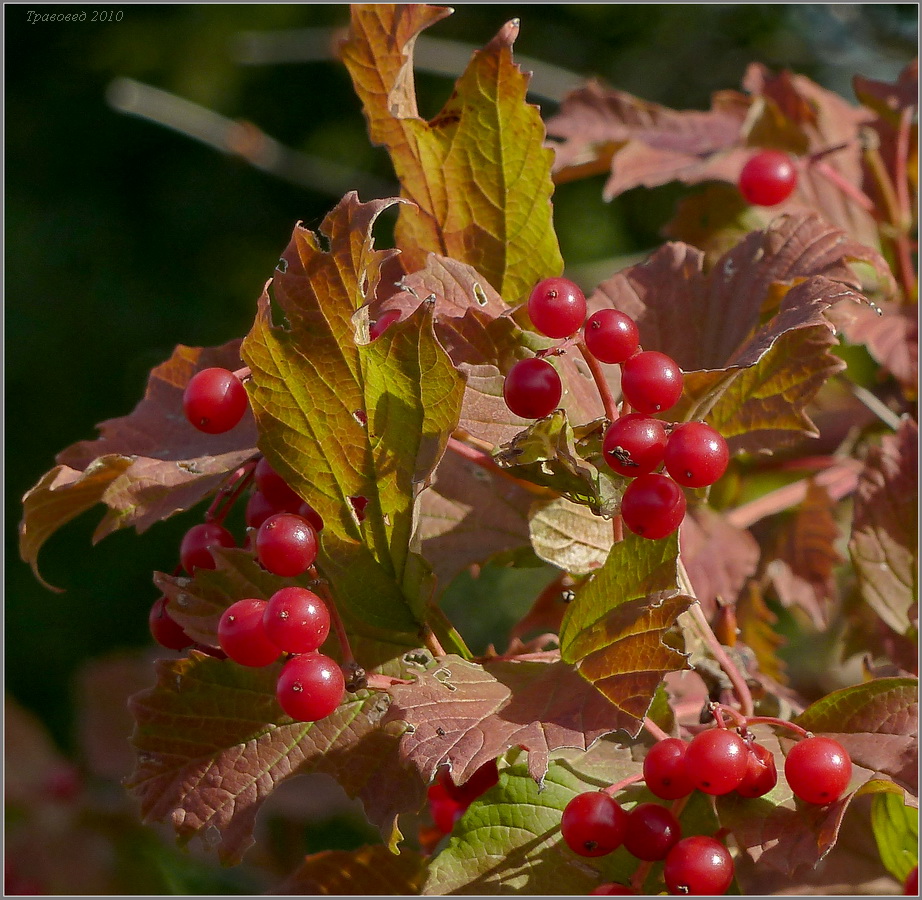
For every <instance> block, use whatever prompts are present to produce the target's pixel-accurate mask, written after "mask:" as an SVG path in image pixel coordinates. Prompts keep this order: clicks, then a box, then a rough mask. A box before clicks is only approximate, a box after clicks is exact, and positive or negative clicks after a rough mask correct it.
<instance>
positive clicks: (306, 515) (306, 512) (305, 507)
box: [295, 500, 323, 534]
mask: <svg viewBox="0 0 922 900" xmlns="http://www.w3.org/2000/svg"><path fill="white" fill-rule="evenodd" d="M295 512H296V513H297V514H298V515H299V516H300V517H301V518H302V519H307V521H308V522H309V523H310V525H311V527H312V528H313V529H314V531H316V532H317V534H320V532H321V531H323V517H322V516H321V515H320V513H319V512H317V510H316V509H314V507H313V506H311V505H310V503H308V502H307V501H306V500H305V501H304V502H303V503H302V504H301V505H300V506H299V507H298V508H297V509H296V510H295Z"/></svg>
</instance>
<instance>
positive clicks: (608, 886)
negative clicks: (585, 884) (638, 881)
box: [589, 881, 637, 897]
mask: <svg viewBox="0 0 922 900" xmlns="http://www.w3.org/2000/svg"><path fill="white" fill-rule="evenodd" d="M636 893H637V891H635V890H633V889H632V888H629V887H627V886H626V885H623V884H618V883H617V882H614V881H607V882H606V883H605V884H600V885H599V886H598V887H595V888H593V889H592V890H591V891H590V892H589V896H590V897H593V896H605V895H609V894H620V895H622V896H623V895H626V894H636Z"/></svg>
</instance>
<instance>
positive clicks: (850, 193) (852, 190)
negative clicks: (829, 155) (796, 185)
mask: <svg viewBox="0 0 922 900" xmlns="http://www.w3.org/2000/svg"><path fill="white" fill-rule="evenodd" d="M812 165H813V168H814V169H816V171H817V172H819V173H820V174H821V175H823V176H824V177H825V178H827V179H828V180H829V181H831V182H832V183H833V184H834V185H835V186H836V187H837V188H838V189H839V190H840V191H842V193H843V194H845V195H846V196H847V197H850V198H851V199H852V200H854V201H855V202H856V203H857V204H858V205H859V206H860V207H862V209H866V210H867V211H868V212H869V213H871V214H872V215H874V214H875V210H876V207H875V206H874V201H873V200H872V199H871V198H870V197H869V196H868V195H867V194H866V193H865V192H864V191H863V190H861V188H858V187H855V185H853V184H852V183H851V182H850V181H848V180H847V179H845V178H843V177H842V176H841V175H840V174H839V173H838V172H837V171H836V170H835V169H834V168H833V167H832V166H830V165H829V163H827V162H825V161H824V160H819V161H817V162H814V163H812Z"/></svg>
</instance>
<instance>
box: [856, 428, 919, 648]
mask: <svg viewBox="0 0 922 900" xmlns="http://www.w3.org/2000/svg"><path fill="white" fill-rule="evenodd" d="M918 465H919V437H918V425H917V424H916V422H915V421H914V420H913V419H911V418H909V417H908V416H906V417H904V418H903V420H902V422H901V423H900V428H899V431H898V432H897V433H896V434H895V435H886V436H885V437H884V438H883V439H882V440H881V442H880V446H879V447H875V448H872V450H871V451H870V452H869V454H868V456H867V459H866V460H865V463H864V468H863V469H862V471H861V475H860V477H859V480H858V490H857V495H856V498H855V511H854V518H853V522H852V534H851V538H850V540H849V545H848V546H849V551H850V553H851V558H852V562H853V564H854V566H855V571H856V573H857V575H858V580H859V584H860V587H861V593H862V596H863V597H864V599H865V600H866V601H867V602H868V604H869V605H870V606H871V607H872V608H873V610H874V611H875V612H876V613H877V615H879V616H880V617H881V619H883V620H884V622H886V623H887V625H889V626H890V627H891V628H892V629H893V630H894V631H896V632H897V633H898V634H905V633H906V632H907V630H908V629H909V627H910V625H911V618H910V615H911V611H912V609H913V608H914V607H915V608H917V605H918V598H919V593H918V588H919V582H918V564H919V551H918V533H919V526H918V497H919V481H918ZM917 616H918V613H916V617H917Z"/></svg>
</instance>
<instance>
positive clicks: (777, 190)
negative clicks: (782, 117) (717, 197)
mask: <svg viewBox="0 0 922 900" xmlns="http://www.w3.org/2000/svg"><path fill="white" fill-rule="evenodd" d="M796 185H797V167H796V166H795V165H794V160H793V159H791V157H790V156H788V155H787V153H782V152H781V151H780V150H762V151H760V152H759V153H756V154H755V155H753V156H751V157H749V159H748V160H747V162H746V164H745V165H744V166H743V169H742V171H741V172H740V178H739V189H740V193H741V194H742V195H743V197H744V198H745V199H746V201H747V202H748V203H751V204H753V205H754V206H775V205H776V204H778V203H781V202H783V201H784V200H787V198H788V197H790V196H791V194H792V193H793V191H794V187H795V186H796Z"/></svg>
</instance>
